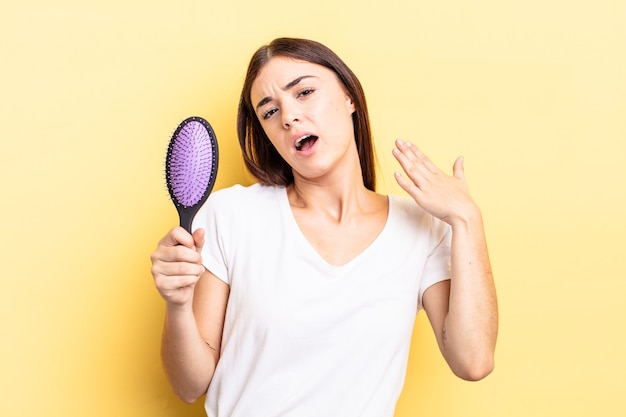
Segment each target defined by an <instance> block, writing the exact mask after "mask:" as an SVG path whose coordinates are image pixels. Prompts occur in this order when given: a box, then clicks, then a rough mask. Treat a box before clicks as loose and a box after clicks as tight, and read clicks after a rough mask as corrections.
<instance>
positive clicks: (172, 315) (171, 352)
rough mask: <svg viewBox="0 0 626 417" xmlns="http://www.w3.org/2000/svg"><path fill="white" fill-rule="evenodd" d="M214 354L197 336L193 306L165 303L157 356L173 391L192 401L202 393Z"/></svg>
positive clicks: (210, 372)
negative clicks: (164, 316) (175, 305)
mask: <svg viewBox="0 0 626 417" xmlns="http://www.w3.org/2000/svg"><path fill="white" fill-rule="evenodd" d="M217 355H218V353H217V352H216V351H214V350H213V349H212V348H211V347H209V345H208V344H207V343H206V342H205V341H204V340H203V339H202V337H201V336H200V332H199V331H198V326H197V324H196V320H195V318H194V314H193V310H192V309H191V308H190V307H189V308H183V307H173V306H172V307H170V306H168V308H167V312H166V318H165V325H164V328H163V339H162V345H161V357H162V361H163V366H164V368H165V372H166V373H167V376H168V378H169V381H170V384H171V385H172V389H173V390H174V392H175V393H176V395H178V396H179V397H180V398H181V399H182V400H183V401H185V402H188V403H192V402H195V401H196V400H197V399H198V398H200V397H201V396H202V395H203V394H205V393H206V391H207V389H208V386H209V383H210V382H211V379H212V377H213V373H214V371H215V366H216V364H217V358H218V356H217Z"/></svg>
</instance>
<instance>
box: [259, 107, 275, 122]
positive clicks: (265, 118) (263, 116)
mask: <svg viewBox="0 0 626 417" xmlns="http://www.w3.org/2000/svg"><path fill="white" fill-rule="evenodd" d="M277 111H278V109H269V110H268V111H266V112H263V114H262V115H261V117H262V118H263V120H267V119H269V118H270V117H272V115H273V114H274V113H276V112H277Z"/></svg>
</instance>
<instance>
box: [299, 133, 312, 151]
mask: <svg viewBox="0 0 626 417" xmlns="http://www.w3.org/2000/svg"><path fill="white" fill-rule="evenodd" d="M310 137H311V135H305V136H302V137H301V138H299V139H298V140H296V149H297V150H300V149H302V142H304V141H305V140H306V139H308V138H310Z"/></svg>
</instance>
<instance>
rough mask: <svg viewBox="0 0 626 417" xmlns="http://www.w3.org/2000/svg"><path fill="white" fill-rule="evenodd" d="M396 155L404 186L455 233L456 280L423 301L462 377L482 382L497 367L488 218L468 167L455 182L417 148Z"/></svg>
mask: <svg viewBox="0 0 626 417" xmlns="http://www.w3.org/2000/svg"><path fill="white" fill-rule="evenodd" d="M394 155H395V156H396V158H397V159H398V161H399V162H400V164H401V166H402V167H403V169H404V170H405V172H406V174H407V176H408V177H409V179H410V180H409V179H407V178H405V177H404V176H402V175H401V174H399V173H397V174H396V179H397V180H398V183H399V184H400V186H401V187H402V188H403V189H404V190H406V191H407V192H408V193H409V194H410V195H411V196H412V197H413V198H414V199H415V201H416V202H417V203H418V204H419V205H420V206H421V207H422V208H423V209H424V210H426V211H428V212H429V213H431V214H432V215H433V216H435V217H438V218H440V219H441V220H443V221H445V222H447V223H449V224H450V226H451V228H452V248H451V251H452V255H451V256H452V259H451V264H452V278H451V280H450V281H444V282H440V283H438V284H435V285H433V286H431V287H430V288H429V289H427V290H426V292H425V293H424V295H423V299H422V302H423V305H424V309H425V310H426V313H427V314H428V318H429V321H430V323H431V325H432V327H433V330H434V332H435V336H436V338H437V343H438V345H439V348H440V350H441V352H442V354H443V356H444V358H445V359H446V361H447V362H448V364H449V365H450V368H451V369H452V371H453V372H454V373H455V374H456V375H458V376H459V377H461V378H463V379H467V380H478V379H482V378H484V377H485V376H487V375H488V374H489V373H490V372H491V371H492V370H493V366H494V365H493V361H494V359H493V356H494V351H495V344H496V337H497V331H498V307H497V300H496V291H495V286H494V282H493V276H492V273H491V266H490V261H489V255H488V251H487V244H486V239H485V233H484V228H483V223H482V215H481V213H480V210H479V209H478V207H477V206H476V204H475V203H474V202H473V200H472V199H471V197H470V195H469V192H468V190H467V185H466V183H465V176H464V173H463V161H462V159H461V158H459V159H458V160H457V161H456V162H455V164H454V176H452V177H450V176H447V175H446V174H444V173H443V172H442V171H441V170H439V169H438V168H437V167H436V166H435V165H434V164H432V162H431V161H430V160H429V159H428V158H427V157H426V156H425V155H424V154H423V153H422V152H421V151H419V150H418V149H417V148H416V147H415V146H413V145H411V144H408V143H403V142H400V141H398V143H397V148H396V149H395V150H394Z"/></svg>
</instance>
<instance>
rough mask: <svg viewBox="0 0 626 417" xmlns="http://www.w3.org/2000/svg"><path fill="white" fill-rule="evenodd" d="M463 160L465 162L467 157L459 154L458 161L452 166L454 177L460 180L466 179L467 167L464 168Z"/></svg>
mask: <svg viewBox="0 0 626 417" xmlns="http://www.w3.org/2000/svg"><path fill="white" fill-rule="evenodd" d="M463 162H465V159H464V158H463V157H462V156H459V157H458V158H457V159H456V161H454V166H453V167H452V173H453V175H454V177H455V178H458V179H460V180H465V169H464V168H463Z"/></svg>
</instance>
